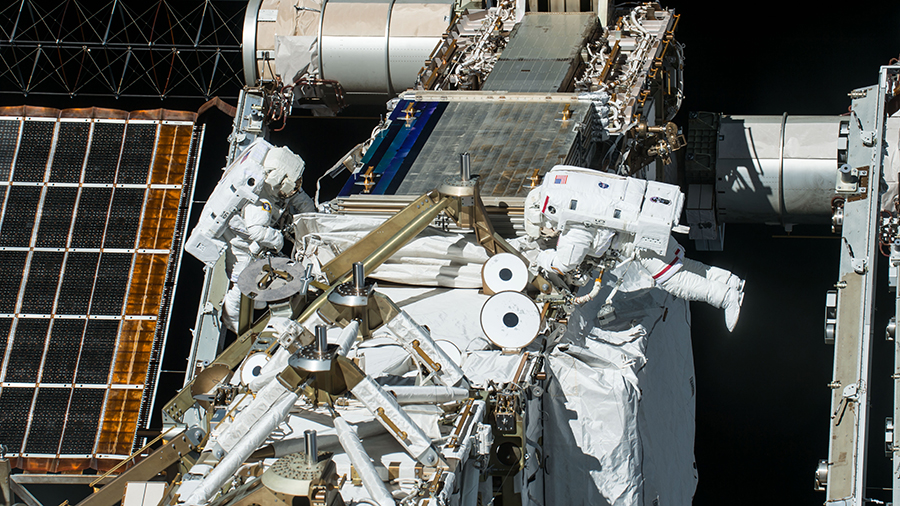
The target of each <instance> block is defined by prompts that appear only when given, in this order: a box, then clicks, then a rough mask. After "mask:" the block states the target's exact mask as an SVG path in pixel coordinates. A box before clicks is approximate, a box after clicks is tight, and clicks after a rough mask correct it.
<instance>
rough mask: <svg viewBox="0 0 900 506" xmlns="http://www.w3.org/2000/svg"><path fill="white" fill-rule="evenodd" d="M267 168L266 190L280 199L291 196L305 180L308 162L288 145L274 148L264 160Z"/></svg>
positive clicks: (264, 165)
mask: <svg viewBox="0 0 900 506" xmlns="http://www.w3.org/2000/svg"><path fill="white" fill-rule="evenodd" d="M263 167H265V170H266V181H265V183H266V190H267V191H268V192H269V193H270V194H271V195H272V196H273V197H277V198H279V199H286V198H287V197H290V196H291V195H293V194H294V193H296V192H297V190H298V189H299V188H300V185H301V183H302V182H303V170H304V169H305V168H306V163H305V162H304V161H303V158H300V156H298V155H297V154H295V153H294V152H293V151H291V150H290V149H288V148H286V147H277V148H272V149H270V150H269V152H268V153H266V157H265V159H264V160H263Z"/></svg>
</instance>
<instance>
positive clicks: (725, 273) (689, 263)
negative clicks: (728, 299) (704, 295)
mask: <svg viewBox="0 0 900 506" xmlns="http://www.w3.org/2000/svg"><path fill="white" fill-rule="evenodd" d="M682 262H684V268H685V269H688V270H689V271H691V272H693V273H695V274H699V275H700V276H703V277H705V278H706V279H708V280H710V281H717V282H719V283H725V284H726V285H728V286H730V287H732V288H734V289H735V290H737V291H739V292H743V291H744V280H743V279H741V278H739V277H737V276H735V275H734V274H732V272H731V271H729V270H725V269H721V268H719V267H715V266H713V265H706V264H705V263H703V262H698V261H696V260H691V259H690V258H687V257H685V258H683V259H682Z"/></svg>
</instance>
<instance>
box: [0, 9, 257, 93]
mask: <svg viewBox="0 0 900 506" xmlns="http://www.w3.org/2000/svg"><path fill="white" fill-rule="evenodd" d="M245 7H246V5H245V3H244V2H222V1H213V0H199V1H197V0H193V1H191V0H184V1H173V0H155V1H149V2H147V1H143V2H141V1H138V0H111V1H108V2H107V3H106V4H105V5H103V6H101V7H99V8H98V7H97V6H96V4H94V3H93V2H90V1H89V0H65V1H62V2H58V3H49V2H42V1H40V0H18V1H15V2H11V3H10V4H8V5H7V6H5V7H0V93H7V94H20V95H24V96H28V95H32V94H35V95H69V96H76V95H81V96H113V97H116V98H119V97H158V98H160V99H163V98H200V97H202V98H205V99H209V98H210V97H212V96H215V95H220V96H223V95H224V96H230V97H231V96H237V92H238V90H240V89H241V87H242V86H243V82H242V80H241V77H242V73H243V66H242V63H241V27H242V23H243V18H244V10H245Z"/></svg>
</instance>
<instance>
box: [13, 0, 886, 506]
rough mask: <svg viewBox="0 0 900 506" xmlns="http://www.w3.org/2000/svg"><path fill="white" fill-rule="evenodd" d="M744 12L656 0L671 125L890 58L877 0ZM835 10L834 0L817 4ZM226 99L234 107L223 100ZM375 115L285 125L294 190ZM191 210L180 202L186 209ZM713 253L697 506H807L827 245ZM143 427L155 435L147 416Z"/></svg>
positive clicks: (814, 236) (822, 388)
mask: <svg viewBox="0 0 900 506" xmlns="http://www.w3.org/2000/svg"><path fill="white" fill-rule="evenodd" d="M826 5H829V4H826V3H824V2H822V3H810V2H804V3H793V2H780V3H771V2H765V3H759V2H712V1H684V0H683V1H681V2H675V1H670V2H666V3H665V5H664V6H665V7H669V8H674V9H676V12H677V13H679V14H681V21H680V24H679V26H678V30H677V32H676V37H677V39H678V40H679V41H681V42H683V43H684V44H685V45H686V47H685V55H686V63H685V94H686V99H685V101H684V103H683V105H682V112H681V113H680V114H679V117H678V118H677V120H676V122H677V123H678V124H679V125H681V126H685V125H686V124H687V120H686V113H687V112H688V111H714V112H723V113H729V114H738V115H745V114H773V115H781V114H782V113H783V112H788V113H789V114H791V115H801V114H813V115H816V114H840V113H842V112H845V111H846V110H847V107H848V105H849V98H848V97H847V92H849V91H850V90H852V89H853V88H856V87H861V86H868V85H871V84H875V83H876V82H877V79H878V69H879V66H880V65H882V64H887V62H888V60H889V59H890V58H892V57H896V56H898V53H900V30H898V28H900V6H898V5H897V4H889V3H886V2H883V3H880V4H876V3H871V2H847V3H841V4H838V5H839V7H836V8H835V7H826ZM830 5H834V4H830ZM232 102H233V101H232ZM201 103H202V100H197V101H190V100H169V101H165V102H161V101H159V100H158V99H150V100H143V101H142V100H125V99H120V100H114V99H102V98H101V99H98V98H75V99H69V98H53V97H47V96H31V97H21V96H17V95H12V94H0V104H3V105H21V104H29V105H46V106H51V107H59V108H66V107H85V106H92V105H94V106H100V107H112V108H119V109H125V110H134V109H152V108H158V107H166V108H169V109H184V110H196V109H197V108H198V107H199V105H200V104H201ZM381 111H382V109H380V108H378V109H374V110H372V109H354V108H351V109H349V110H347V111H345V112H344V113H343V114H342V115H341V117H339V118H335V119H316V120H313V119H299V120H292V121H290V122H289V123H288V128H286V129H285V130H284V131H282V132H280V133H277V134H275V135H274V136H273V142H275V143H276V144H279V143H284V144H288V145H290V146H291V147H292V148H294V149H295V151H297V152H298V154H300V155H301V156H303V158H304V159H305V160H306V162H307V178H306V182H305V184H304V186H305V187H306V190H307V192H308V193H310V194H313V193H314V191H315V183H314V180H315V176H314V175H316V174H318V173H321V172H322V171H324V170H326V169H327V168H328V167H330V166H331V165H332V164H334V163H335V162H336V161H337V160H338V158H339V157H340V156H342V155H343V154H344V153H345V152H346V151H347V150H349V149H350V148H351V147H352V146H354V145H355V144H356V143H358V142H360V141H362V140H363V139H364V138H366V137H367V136H368V134H369V131H370V130H371V128H372V126H373V125H374V124H375V121H376V120H375V118H374V116H375V115H377V114H379V113H380V112H381ZM201 121H203V122H205V123H206V124H207V132H206V142H205V145H204V147H203V153H202V161H201V165H202V168H201V174H205V175H206V176H207V179H204V180H201V181H199V182H198V188H197V193H196V198H197V200H198V201H202V200H203V199H204V198H205V195H207V194H208V192H209V191H210V190H211V189H212V188H213V187H214V185H215V179H213V178H217V177H218V172H217V170H218V168H219V167H221V166H222V164H223V161H224V155H225V148H226V141H225V139H226V137H227V135H228V133H229V131H230V118H227V117H225V116H224V115H222V114H221V113H219V112H217V111H211V112H208V113H207V114H206V115H205V117H202V118H201ZM201 207H202V202H198V203H197V204H196V205H195V210H194V217H193V218H194V221H196V213H197V212H198V211H199V209H200V208H201ZM725 237H726V239H725V251H723V252H718V253H711V252H691V251H690V249H691V248H690V245H689V244H688V242H687V240H683V241H682V242H683V244H685V246H687V247H688V248H689V256H691V257H692V258H695V259H697V260H702V261H704V262H707V263H710V264H714V265H718V266H721V267H724V268H728V269H731V270H733V271H734V272H735V273H737V274H738V275H740V276H742V277H744V278H746V280H747V287H746V290H745V293H746V298H745V301H744V306H743V311H742V313H741V319H740V322H739V323H738V326H737V329H736V330H735V332H734V333H733V334H728V332H727V331H726V330H725V326H724V321H723V316H722V312H721V311H719V310H714V309H712V308H710V307H708V306H706V305H704V304H692V310H693V343H694V361H695V368H696V379H697V381H696V385H697V431H696V461H697V468H698V473H699V478H700V481H699V485H698V487H697V493H696V496H695V500H694V504H696V505H718V504H735V505H738V504H760V503H761V504H820V503H822V502H823V501H824V494H823V493H819V492H814V491H813V490H812V486H813V472H814V470H815V467H816V462H817V460H818V459H820V458H825V456H826V452H827V448H828V424H829V415H830V413H829V411H830V407H829V390H828V389H827V388H826V384H827V383H828V382H829V381H830V380H831V369H832V347H831V346H827V345H825V344H824V343H823V337H822V328H823V317H824V299H825V291H826V290H828V289H829V288H831V287H832V285H833V284H834V282H835V281H836V277H837V261H838V245H839V243H838V240H837V239H836V237H835V236H833V235H832V234H831V232H830V229H829V228H828V227H827V226H820V227H814V226H807V227H799V226H798V227H795V228H794V231H793V233H792V234H791V236H787V235H786V234H785V233H784V231H783V230H781V229H778V228H775V227H767V226H763V225H759V226H748V225H729V226H728V227H727V228H726V234H725ZM200 272H201V266H200V264H199V262H197V261H196V260H194V259H193V258H191V257H190V256H189V255H185V260H184V264H183V267H182V279H181V281H180V282H179V286H178V291H177V295H176V303H175V309H174V313H173V320H172V323H171V326H170V332H169V353H168V354H167V358H166V362H165V363H164V365H163V369H164V370H165V371H183V370H184V368H185V365H186V364H185V362H184V361H185V358H184V357H186V355H187V353H186V351H185V350H187V349H188V346H189V344H190V339H191V334H190V332H191V330H190V329H192V328H193V326H194V319H195V317H196V309H197V300H198V298H199V293H200V284H201V281H202V278H200V277H199V276H200V275H199V274H198V273H200ZM886 277H887V275H886V263H885V262H882V263H881V264H880V266H879V279H880V280H881V286H880V287H879V291H878V297H879V298H878V299H877V303H876V313H875V314H876V321H875V326H874V330H873V333H874V339H873V356H874V359H873V368H872V382H871V385H870V391H871V399H872V408H871V409H872V410H871V417H870V420H871V424H870V434H871V436H872V438H871V441H872V444H871V445H870V452H869V464H868V472H869V478H868V486H869V489H868V491H867V494H866V495H867V497H872V498H876V499H881V500H890V495H889V492H884V491H882V490H881V488H882V487H889V486H890V462H889V460H888V459H886V458H885V457H884V454H883V441H882V430H881V428H882V424H883V422H884V417H885V416H889V415H890V409H891V406H890V402H891V398H890V396H891V381H890V378H889V376H890V374H891V372H892V366H893V348H892V346H891V343H888V342H885V341H884V339H883V338H882V335H883V329H884V325H885V323H886V321H887V319H888V318H889V317H890V316H891V315H892V313H893V298H892V295H891V294H890V293H889V292H888V290H887V287H886ZM161 377H162V380H161V384H160V393H161V395H160V396H159V398H158V400H157V405H156V410H157V411H158V409H159V408H160V407H161V406H162V404H164V403H165V402H166V401H167V400H168V399H169V398H170V397H171V395H172V393H173V392H174V391H175V390H176V389H177V388H179V387H180V386H181V381H180V377H181V374H180V373H176V372H169V373H163V374H162V376H161ZM153 425H154V426H155V427H158V426H159V418H158V417H157V418H155V419H154V422H153Z"/></svg>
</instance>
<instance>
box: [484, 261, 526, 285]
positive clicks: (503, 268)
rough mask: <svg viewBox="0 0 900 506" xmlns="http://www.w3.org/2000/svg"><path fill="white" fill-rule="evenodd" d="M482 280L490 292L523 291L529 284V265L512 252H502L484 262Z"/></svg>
mask: <svg viewBox="0 0 900 506" xmlns="http://www.w3.org/2000/svg"><path fill="white" fill-rule="evenodd" d="M481 280H482V282H483V283H484V289H485V291H489V292H490V293H500V292H506V291H513V292H521V291H522V290H524V289H525V285H527V284H528V266H526V265H525V262H523V261H522V260H521V259H520V258H519V257H517V256H516V255H513V254H512V253H500V254H497V255H494V256H492V257H491V258H489V259H488V261H487V262H485V263H484V266H483V267H482V268H481Z"/></svg>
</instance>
